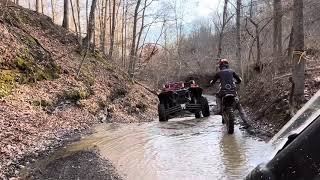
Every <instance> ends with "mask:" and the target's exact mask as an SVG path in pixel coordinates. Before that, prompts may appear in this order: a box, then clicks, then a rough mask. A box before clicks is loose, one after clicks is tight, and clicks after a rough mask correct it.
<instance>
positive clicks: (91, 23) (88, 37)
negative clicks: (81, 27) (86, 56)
mask: <svg viewBox="0 0 320 180" xmlns="http://www.w3.org/2000/svg"><path fill="white" fill-rule="evenodd" d="M96 6H97V0H92V4H91V10H90V15H89V21H88V27H87V35H86V37H85V38H84V39H83V42H82V44H83V45H84V46H85V47H86V48H89V46H90V41H91V39H92V35H93V32H94V24H95V23H94V21H95V10H96Z"/></svg>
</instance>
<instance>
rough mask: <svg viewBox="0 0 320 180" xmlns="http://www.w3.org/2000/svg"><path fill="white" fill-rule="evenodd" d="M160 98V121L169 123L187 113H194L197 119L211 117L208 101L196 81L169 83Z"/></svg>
mask: <svg viewBox="0 0 320 180" xmlns="http://www.w3.org/2000/svg"><path fill="white" fill-rule="evenodd" d="M158 98H159V101H160V103H159V105H158V114H159V121H168V120H169V119H171V118H174V117H177V116H178V115H181V114H183V113H185V112H190V113H193V114H194V115H195V117H196V118H201V115H202V116H203V117H209V116H210V110H209V104H208V100H207V99H206V98H205V97H203V95H202V88H200V87H199V86H198V85H197V84H196V83H195V81H190V82H185V83H184V82H170V83H167V84H165V86H164V88H163V90H162V92H161V93H160V94H159V95H158Z"/></svg>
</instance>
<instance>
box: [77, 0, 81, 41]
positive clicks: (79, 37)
mask: <svg viewBox="0 0 320 180" xmlns="http://www.w3.org/2000/svg"><path fill="white" fill-rule="evenodd" d="M76 3H77V15H78V30H79V36H78V41H79V44H80V46H82V31H81V19H80V11H81V9H80V2H79V0H77V1H76Z"/></svg>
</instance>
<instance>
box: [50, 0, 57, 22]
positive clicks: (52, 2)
mask: <svg viewBox="0 0 320 180" xmlns="http://www.w3.org/2000/svg"><path fill="white" fill-rule="evenodd" d="M51 15H52V22H53V23H55V20H56V14H55V3H54V0H51Z"/></svg>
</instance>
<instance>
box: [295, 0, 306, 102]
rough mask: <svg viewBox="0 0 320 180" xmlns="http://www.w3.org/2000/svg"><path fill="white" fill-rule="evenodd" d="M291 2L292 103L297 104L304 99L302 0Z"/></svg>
mask: <svg viewBox="0 0 320 180" xmlns="http://www.w3.org/2000/svg"><path fill="white" fill-rule="evenodd" d="M293 2H294V4H293V19H294V21H293V49H294V53H293V60H292V62H293V70H292V75H293V83H294V92H293V96H294V97H293V98H294V104H295V105H298V106H299V105H300V104H301V103H302V102H303V101H304V82H305V59H304V53H303V52H304V25H303V21H304V19H303V0H294V1H293Z"/></svg>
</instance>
